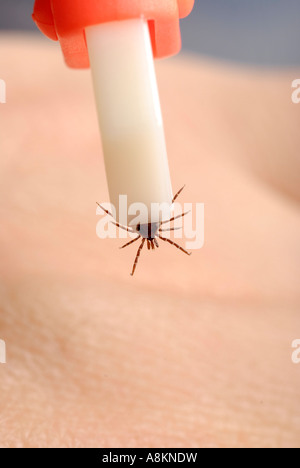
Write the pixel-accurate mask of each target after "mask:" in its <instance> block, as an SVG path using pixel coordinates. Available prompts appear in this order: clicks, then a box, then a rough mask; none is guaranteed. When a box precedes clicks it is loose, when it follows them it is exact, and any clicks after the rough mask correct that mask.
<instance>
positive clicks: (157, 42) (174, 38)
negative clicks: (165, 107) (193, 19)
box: [32, 0, 194, 68]
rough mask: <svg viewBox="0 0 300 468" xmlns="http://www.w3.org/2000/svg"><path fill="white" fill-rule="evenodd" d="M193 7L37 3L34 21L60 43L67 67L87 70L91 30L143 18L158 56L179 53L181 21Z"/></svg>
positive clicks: (124, 0) (139, 0) (143, 2)
mask: <svg viewBox="0 0 300 468" xmlns="http://www.w3.org/2000/svg"><path fill="white" fill-rule="evenodd" d="M193 6H194V0H35V5H34V10H33V15H32V18H33V20H34V21H35V22H36V24H37V26H38V28H39V29H40V30H41V31H42V32H43V33H44V34H45V35H46V36H48V37H50V38H51V39H53V40H59V41H60V44H61V47H62V51H63V54H64V57H65V61H66V63H67V65H69V66H70V67H72V68H87V67H89V58H88V52H87V46H86V41H85V33H84V30H85V28H86V27H87V26H92V25H95V24H100V23H106V22H109V21H121V20H125V19H132V18H139V17H141V16H143V17H144V18H146V19H147V20H148V22H149V29H150V34H151V41H152V47H153V53H154V56H155V57H156V58H159V57H166V56H168V55H174V54H176V53H177V52H179V50H180V47H181V37H180V28H179V18H183V17H185V16H187V15H188V14H189V13H190V12H191V10H192V8H193Z"/></svg>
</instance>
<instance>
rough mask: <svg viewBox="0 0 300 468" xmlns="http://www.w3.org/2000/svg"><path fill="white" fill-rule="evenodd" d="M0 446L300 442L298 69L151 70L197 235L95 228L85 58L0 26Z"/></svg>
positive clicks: (192, 61) (103, 189)
mask: <svg viewBox="0 0 300 468" xmlns="http://www.w3.org/2000/svg"><path fill="white" fill-rule="evenodd" d="M0 57H1V70H0V74H1V76H0V78H2V79H4V80H5V81H6V85H7V103H6V104H1V105H0V106H1V107H0V112H1V113H0V119H1V122H0V129H1V136H0V150H1V158H0V194H1V205H0V215H1V226H0V258H1V261H0V276H1V279H0V339H3V340H5V342H6V347H7V364H0V446H1V447H93V446H94V447H95V446H96V447H108V448H109V447H299V446H300V442H299V440H300V439H299V433H300V405H299V402H300V364H299V365H296V364H293V363H292V359H291V356H292V351H293V350H292V347H291V343H292V341H293V340H295V339H297V338H300V317H299V308H300V292H299V278H300V246H299V244H300V243H299V238H300V213H299V201H300V183H299V182H300V180H299V174H300V158H299V150H300V135H299V128H300V104H299V105H295V104H292V101H291V93H292V89H291V83H292V81H293V80H294V79H295V78H300V70H299V69H298V70H284V71H277V70H268V71H265V70H255V69H251V68H246V67H245V68H243V67H238V66H237V65H231V64H222V63H217V62H213V61H209V60H207V59H204V58H198V57H185V56H184V55H181V56H180V57H176V58H173V59H169V60H166V61H160V62H158V63H157V64H156V68H157V77H158V83H159V88H160V96H161V103H162V110H163V115H164V123H165V132H166V139H167V145H168V154H169V164H170V169H171V177H172V184H173V191H174V192H175V191H177V190H178V189H179V188H180V187H181V186H182V185H183V184H184V183H185V184H186V188H185V190H184V191H183V193H182V194H181V198H180V201H182V202H204V203H205V245H204V247H203V248H202V249H201V250H198V251H194V252H193V255H192V256H191V257H188V256H186V255H184V254H183V253H181V252H179V251H178V250H176V249H175V248H174V247H172V246H170V245H168V244H166V243H164V244H162V243H161V245H160V248H159V249H156V250H155V251H154V252H148V251H147V250H146V249H145V250H144V251H143V252H142V255H141V258H140V261H139V265H138V268H137V271H136V274H135V276H134V277H133V278H132V277H131V276H130V274H129V273H130V271H131V268H132V263H133V260H134V256H135V253H136V248H135V247H134V246H132V247H131V246H130V247H128V248H126V249H125V250H119V249H118V247H119V246H120V245H122V242H123V243H124V239H117V240H100V239H98V238H97V237H96V234H95V227H96V223H97V221H98V219H99V218H97V217H96V203H95V202H96V201H99V202H103V201H108V193H107V184H106V179H105V172H104V165H103V158H102V155H101V145H100V137H99V130H98V125H97V116H96V110H95V104H94V99H93V91H92V84H91V77H90V74H89V71H72V70H70V69H68V68H67V67H65V65H64V64H63V61H62V55H61V52H60V50H59V47H58V45H57V44H55V43H51V42H50V41H47V40H45V39H43V38H40V37H39V36H38V35H37V36H21V35H20V36H17V35H2V36H1V40H0Z"/></svg>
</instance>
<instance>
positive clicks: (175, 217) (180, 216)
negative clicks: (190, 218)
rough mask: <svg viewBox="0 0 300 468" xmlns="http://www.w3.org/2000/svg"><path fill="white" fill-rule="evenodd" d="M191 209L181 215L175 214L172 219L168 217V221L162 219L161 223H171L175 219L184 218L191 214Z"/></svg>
mask: <svg viewBox="0 0 300 468" xmlns="http://www.w3.org/2000/svg"><path fill="white" fill-rule="evenodd" d="M189 213H190V211H186V212H185V213H181V214H180V215H177V216H173V218H171V219H167V220H166V221H162V222H161V223H160V225H162V224H166V223H170V222H171V221H174V220H175V219H179V218H183V217H184V216H185V215H187V214H189Z"/></svg>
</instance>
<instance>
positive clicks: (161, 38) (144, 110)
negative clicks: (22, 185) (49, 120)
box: [32, 0, 194, 266]
mask: <svg viewBox="0 0 300 468" xmlns="http://www.w3.org/2000/svg"><path fill="white" fill-rule="evenodd" d="M193 5H194V0H36V1H35V5H34V11H33V15H32V17H33V20H34V21H35V22H36V24H37V26H38V27H39V29H40V30H41V31H42V32H43V33H44V34H45V35H46V36H48V37H49V38H51V39H53V40H58V41H59V42H60V45H61V49H62V52H63V55H64V58H65V62H66V64H67V65H68V66H69V67H71V68H88V67H90V68H91V72H92V78H93V85H94V93H95V98H96V106H97V111H98V119H99V124H100V132H101V138H102V146H103V155H104V161H105V170H106V176H107V183H108V190H109V196H110V202H111V203H112V205H113V206H114V207H115V210H116V213H115V214H116V220H119V221H120V222H122V224H126V226H127V225H128V226H129V227H128V228H127V229H128V230H129V231H130V232H136V233H137V234H138V235H139V237H141V238H142V243H141V246H140V248H141V247H142V246H143V245H144V242H145V241H146V240H147V243H148V248H149V242H150V247H152V248H153V245H155V246H157V245H156V244H157V241H156V242H155V243H154V241H153V240H154V238H155V237H156V234H158V230H159V229H161V223H162V222H166V221H167V220H170V218H171V206H172V203H173V201H174V197H173V194H172V186H171V180H170V173H169V165H168V158H167V150H166V143H165V136H164V128H163V121H162V114H161V108H160V101H159V94H158V88H157V82H156V75H155V68H154V58H162V57H167V56H170V55H174V54H176V53H177V52H179V50H180V48H181V36H180V26H179V19H180V18H184V17H185V16H187V15H188V14H189V13H190V12H191V10H192V8H193ZM120 195H126V196H127V206H132V205H133V204H135V203H138V204H142V205H143V206H145V207H146V208H147V209H146V210H144V213H145V215H144V219H143V218H142V219H140V223H139V225H134V224H133V219H134V217H135V216H136V215H135V214H134V215H129V214H128V213H126V218H125V219H124V213H121V212H119V200H120ZM153 204H156V205H157V204H158V205H159V206H160V207H163V209H161V210H155V213H154V214H153V212H152V210H151V207H152V206H153ZM142 216H143V215H142ZM116 224H117V225H119V227H120V224H119V223H116ZM138 227H139V229H138ZM148 227H149V228H151V229H150V231H151V232H149V229H148ZM139 237H137V238H136V239H134V240H133V241H135V240H137V239H138V238H139ZM155 240H156V239H155ZM152 241H153V242H152ZM183 250H184V249H183ZM139 252H140V250H139ZM139 252H138V254H139ZM137 258H138V256H137ZM136 261H137V259H136ZM135 266H136V263H135Z"/></svg>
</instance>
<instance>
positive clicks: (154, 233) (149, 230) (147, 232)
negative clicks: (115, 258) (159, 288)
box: [97, 186, 191, 276]
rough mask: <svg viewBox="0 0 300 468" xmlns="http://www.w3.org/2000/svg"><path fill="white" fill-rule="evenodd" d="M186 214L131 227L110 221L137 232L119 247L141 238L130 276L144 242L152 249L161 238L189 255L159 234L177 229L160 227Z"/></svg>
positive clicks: (123, 247)
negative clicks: (135, 235)
mask: <svg viewBox="0 0 300 468" xmlns="http://www.w3.org/2000/svg"><path fill="white" fill-rule="evenodd" d="M183 189H184V186H183V187H182V188H181V189H180V190H179V191H178V192H177V193H176V195H175V196H174V198H173V200H172V204H173V203H174V202H175V200H176V199H177V197H178V195H179V194H180V193H181V192H182V190H183ZM97 205H98V206H100V208H101V209H102V210H103V211H104V212H105V213H106V214H108V215H109V216H111V217H113V215H112V214H111V213H110V212H109V211H108V210H106V209H105V208H103V206H101V205H100V204H99V203H97ZM187 214H188V212H186V213H182V214H180V215H178V216H173V217H172V218H170V219H168V220H166V221H161V222H159V223H146V224H140V223H138V224H137V225H136V226H135V227H133V228H131V227H128V226H123V225H122V224H119V223H117V222H115V221H112V223H113V224H115V225H116V226H117V227H118V228H120V229H124V230H125V231H127V232H130V233H132V234H133V233H136V234H137V237H136V238H135V239H133V240H131V241H129V242H127V243H126V244H125V245H122V247H120V249H125V247H128V246H129V245H131V244H133V243H134V242H136V241H138V240H139V239H141V243H140V246H139V248H138V251H137V254H136V257H135V260H134V264H133V267H132V271H131V276H133V275H134V272H135V270H136V267H137V264H138V261H139V258H140V255H141V251H142V249H143V247H144V245H145V242H147V248H148V250H154V249H155V248H158V247H159V243H158V239H160V240H162V241H164V242H168V243H169V244H171V245H173V246H174V247H176V248H177V249H179V250H181V252H183V253H185V254H186V255H191V252H188V251H187V250H185V249H184V248H183V247H181V246H180V245H179V244H177V243H176V242H174V241H172V240H171V239H167V238H166V237H163V236H162V235H161V233H162V232H168V231H174V230H175V229H177V228H175V227H169V228H165V229H164V228H163V227H162V226H163V225H164V224H166V223H170V222H172V221H175V219H179V218H183V217H184V216H185V215H187Z"/></svg>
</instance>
